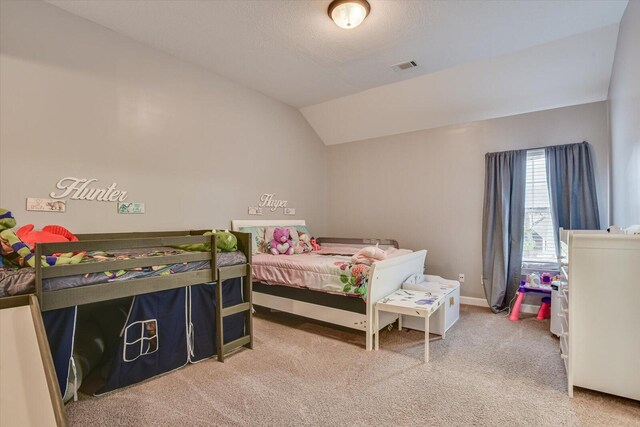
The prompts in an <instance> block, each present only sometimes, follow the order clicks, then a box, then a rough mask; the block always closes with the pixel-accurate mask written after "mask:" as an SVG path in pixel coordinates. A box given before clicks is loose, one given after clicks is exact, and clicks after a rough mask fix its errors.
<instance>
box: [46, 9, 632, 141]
mask: <svg viewBox="0 0 640 427" xmlns="http://www.w3.org/2000/svg"><path fill="white" fill-rule="evenodd" d="M46 1H47V2H49V3H51V4H54V5H56V6H58V7H61V8H63V9H65V10H67V11H69V12H71V13H74V14H76V15H79V16H82V17H84V18H86V19H89V20H91V21H94V22H96V23H98V24H100V25H103V26H105V27H108V28H110V29H112V30H114V31H116V32H118V33H122V34H124V35H127V36H129V37H131V38H133V39H135V40H138V41H140V42H143V43H145V44H148V45H150V46H153V47H155V48H158V49H160V50H163V51H166V52H169V53H171V54H173V55H175V56H177V57H179V58H182V59H184V60H187V61H190V62H193V63H196V64H199V65H201V66H203V67H206V68H208V69H210V70H212V71H214V72H216V73H217V74H220V75H222V76H225V77H227V78H229V79H231V80H234V81H236V82H238V83H240V84H243V85H245V86H248V87H251V88H253V89H256V90H258V91H260V92H262V93H264V94H266V95H268V96H271V97H273V98H276V99H278V100H280V101H282V102H285V103H287V104H289V105H292V106H294V107H296V108H301V111H302V113H303V114H304V115H305V117H306V118H307V120H308V121H309V123H310V124H311V125H312V126H313V127H314V129H315V130H316V132H317V133H318V134H319V135H320V137H321V138H322V139H323V141H324V142H325V143H327V144H335V143H341V142H348V141H353V140H359V139H366V138H372V137H376V136H381V135H390V134H394V133H401V132H407V131H412V130H418V129H425V128H428V127H435V126H442V125H446V124H451V123H456V122H460V121H469V120H479V119H484V118H490V117H498V116H500V115H510V114H517V113H520V112H526V111H534V110H539V109H547V108H554V107H558V106H564V105H572V104H578V103H583V102H592V101H596V100H602V99H605V98H606V91H607V88H608V83H609V77H610V73H611V66H612V61H613V54H614V51H615V43H616V38H617V26H618V24H619V22H620V19H621V17H622V14H623V12H624V9H625V7H626V4H627V1H626V0H605V1H556V0H553V1H431V0H425V1H404V0H396V1H385V0H369V1H370V3H371V14H370V15H369V17H368V18H367V19H366V20H365V22H364V23H363V24H362V25H361V26H360V27H358V28H356V29H353V30H342V29H340V28H338V27H337V26H336V25H335V24H334V23H333V22H332V21H331V20H330V19H329V17H328V16H327V12H326V11H327V6H328V4H329V3H330V0H304V1H300V0H288V1H287V0H285V1H281V0H227V1H182V0H177V1H174V0H164V1H156V0H136V1H120V0H101V1H94V0H46ZM408 60H415V61H416V62H417V63H418V67H416V68H413V69H410V70H408V71H405V72H396V71H394V70H392V69H391V68H390V66H391V65H393V64H396V63H398V62H403V61H408Z"/></svg>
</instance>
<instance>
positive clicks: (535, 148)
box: [485, 141, 588, 154]
mask: <svg viewBox="0 0 640 427" xmlns="http://www.w3.org/2000/svg"><path fill="white" fill-rule="evenodd" d="M579 144H588V142H587V141H582V142H573V143H571V144H558V145H544V146H542V147H533V148H519V149H517V150H504V151H491V152H487V153H485V154H494V153H508V152H509V151H531V150H542V149H543V148H549V147H567V146H569V145H579Z"/></svg>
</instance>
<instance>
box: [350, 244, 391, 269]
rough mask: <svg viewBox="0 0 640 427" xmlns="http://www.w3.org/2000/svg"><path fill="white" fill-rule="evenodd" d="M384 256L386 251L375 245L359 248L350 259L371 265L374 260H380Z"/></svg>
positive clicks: (384, 257) (385, 256)
mask: <svg viewBox="0 0 640 427" xmlns="http://www.w3.org/2000/svg"><path fill="white" fill-rule="evenodd" d="M386 258H387V253H386V252H385V251H384V250H382V249H380V248H379V247H378V245H375V246H367V247H366V248H362V249H360V250H359V251H358V252H356V253H355V254H354V255H353V256H352V257H351V261H353V262H360V263H363V264H368V265H371V264H373V263H374V262H375V261H382V260H383V259H386Z"/></svg>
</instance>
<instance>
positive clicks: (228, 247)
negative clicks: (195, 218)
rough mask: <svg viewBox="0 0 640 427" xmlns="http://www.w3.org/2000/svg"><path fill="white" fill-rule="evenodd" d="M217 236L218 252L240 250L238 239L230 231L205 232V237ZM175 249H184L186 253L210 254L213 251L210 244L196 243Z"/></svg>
mask: <svg viewBox="0 0 640 427" xmlns="http://www.w3.org/2000/svg"><path fill="white" fill-rule="evenodd" d="M212 234H215V235H216V246H217V248H216V251H218V252H233V251H237V250H238V238H237V237H236V236H235V235H234V234H233V233H230V232H229V230H224V231H222V230H220V231H216V230H213V231H205V232H204V234H203V236H211V235H212ZM174 248H178V249H183V250H185V251H199V252H208V251H209V250H210V249H211V244H210V243H194V244H191V245H177V246H174Z"/></svg>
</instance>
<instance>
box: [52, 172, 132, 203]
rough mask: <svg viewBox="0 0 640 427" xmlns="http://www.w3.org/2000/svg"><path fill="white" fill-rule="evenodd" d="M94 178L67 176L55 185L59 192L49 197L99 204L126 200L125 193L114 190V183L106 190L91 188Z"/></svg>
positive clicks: (53, 192)
mask: <svg viewBox="0 0 640 427" xmlns="http://www.w3.org/2000/svg"><path fill="white" fill-rule="evenodd" d="M96 181H97V179H96V178H91V179H87V178H76V177H74V176H68V177H66V178H62V179H61V180H60V181H58V182H57V183H56V188H57V189H58V190H61V191H60V193H58V194H56V192H55V191H52V192H51V194H49V197H51V198H53V199H64V198H65V197H70V198H71V199H73V200H97V201H100V202H124V201H125V200H126V199H127V192H126V191H121V190H116V186H117V185H118V184H116V183H115V182H114V183H113V184H111V185H110V186H108V187H107V188H92V187H90V186H89V185H90V184H91V183H93V182H96Z"/></svg>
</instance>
